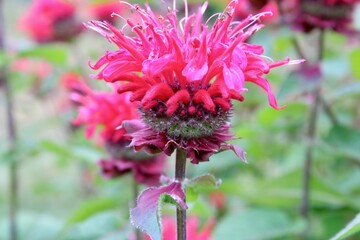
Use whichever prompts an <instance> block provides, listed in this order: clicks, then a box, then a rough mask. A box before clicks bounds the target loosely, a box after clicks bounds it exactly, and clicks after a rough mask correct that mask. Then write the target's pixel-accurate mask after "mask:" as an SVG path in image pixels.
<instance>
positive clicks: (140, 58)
mask: <svg viewBox="0 0 360 240" xmlns="http://www.w3.org/2000/svg"><path fill="white" fill-rule="evenodd" d="M238 4H239V3H238V1H232V2H230V3H229V5H228V6H227V8H226V9H225V10H224V12H223V13H218V14H215V15H213V16H212V17H210V18H209V19H208V20H206V21H204V20H203V17H204V13H205V10H206V8H207V5H208V4H207V3H206V2H205V3H204V4H203V5H202V6H200V7H199V9H198V10H197V12H195V13H193V14H192V15H189V16H188V14H187V11H185V16H184V17H183V18H182V19H180V20H179V19H178V17H177V10H176V9H171V8H170V7H169V8H168V13H167V14H166V15H165V16H157V15H156V14H155V13H154V12H153V11H152V10H151V8H150V7H149V6H148V5H145V9H142V8H141V7H140V6H139V5H130V4H128V5H129V6H130V7H131V8H132V9H131V10H132V11H134V14H136V15H137V16H136V17H137V20H136V21H132V20H131V19H127V20H126V25H125V26H124V27H123V28H122V29H121V30H119V29H117V28H115V27H114V26H112V25H111V24H109V23H107V22H99V21H91V22H89V23H87V24H86V26H87V27H88V28H90V29H93V30H95V31H97V32H99V33H100V34H102V35H103V36H105V37H106V38H107V39H108V40H109V41H110V42H111V43H114V44H116V46H117V47H118V50H116V51H109V52H106V53H105V55H104V56H102V57H101V58H100V59H99V60H98V61H97V62H96V63H95V64H94V65H90V66H91V67H92V68H93V69H95V70H99V72H98V73H97V74H96V75H95V78H98V79H103V80H105V81H107V82H112V83H114V82H120V83H121V84H120V85H119V87H118V89H117V90H118V92H119V93H123V92H131V98H130V100H131V101H136V102H138V103H139V110H140V112H141V113H142V115H141V119H142V121H143V123H142V124H143V126H142V127H136V125H138V126H140V125H141V124H140V125H139V124H137V123H136V124H133V125H134V126H135V127H134V129H135V130H136V131H130V132H131V134H130V135H131V137H132V142H131V145H132V146H134V147H135V148H136V149H141V148H146V149H147V150H149V151H151V152H153V151H164V152H165V153H167V154H171V153H172V151H173V150H174V149H175V148H181V149H184V150H186V151H187V157H188V158H191V159H192V162H193V163H198V162H200V161H206V160H207V159H208V158H209V156H211V155H212V154H214V153H215V152H217V151H219V150H221V149H222V148H224V147H225V148H230V149H233V150H234V148H233V147H230V146H229V145H228V144H226V141H227V140H230V139H233V137H232V136H231V135H230V134H229V131H228V129H229V126H228V118H229V116H230V114H231V107H232V104H231V101H232V100H238V101H243V100H244V97H243V93H244V92H246V91H247V89H246V88H245V83H246V82H252V83H254V84H256V85H258V86H260V87H261V88H262V89H264V90H265V91H266V93H267V96H268V101H269V104H270V105H271V106H272V107H274V108H276V109H280V108H282V107H280V106H279V105H278V104H277V102H276V98H275V96H274V94H273V92H272V90H271V87H270V84H269V82H268V81H267V79H266V78H265V75H266V74H268V73H269V72H270V71H271V69H273V68H275V67H278V66H282V65H288V64H294V63H299V62H301V61H290V60H289V59H285V60H282V61H278V62H274V61H272V60H271V59H270V58H268V57H266V56H264V55H263V53H264V49H263V47H262V46H261V45H256V44H250V43H247V40H248V39H249V37H250V36H252V35H253V34H254V33H256V32H257V31H258V30H260V29H261V28H262V27H263V25H261V24H258V23H257V22H258V20H259V19H260V18H262V17H264V16H267V15H270V14H271V13H270V12H265V13H260V14H257V15H254V16H249V17H247V18H245V19H244V20H243V21H233V16H234V12H235V8H236V6H237V5H238ZM139 19H140V20H139ZM210 22H214V23H213V24H212V25H210V24H209V23H210ZM127 27H128V29H130V30H131V31H132V34H125V30H127ZM130 125H131V124H128V128H132V127H133V126H130Z"/></svg>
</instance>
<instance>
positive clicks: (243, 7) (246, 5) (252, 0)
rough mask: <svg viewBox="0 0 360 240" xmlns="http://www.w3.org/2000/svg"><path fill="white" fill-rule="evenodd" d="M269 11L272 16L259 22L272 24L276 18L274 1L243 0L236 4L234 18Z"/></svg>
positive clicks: (276, 7) (277, 11)
mask: <svg viewBox="0 0 360 240" xmlns="http://www.w3.org/2000/svg"><path fill="white" fill-rule="evenodd" d="M266 11H271V12H272V15H269V16H264V17H263V18H262V19H261V20H262V21H264V22H272V21H275V20H276V19H277V18H278V15H279V10H278V4H277V3H276V1H275V0H244V1H242V2H241V4H238V6H237V7H236V11H235V16H236V18H240V19H243V18H246V17H247V16H248V15H249V14H256V13H259V12H266Z"/></svg>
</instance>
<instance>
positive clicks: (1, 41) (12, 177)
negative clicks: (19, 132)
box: [0, 0, 18, 240]
mask: <svg viewBox="0 0 360 240" xmlns="http://www.w3.org/2000/svg"><path fill="white" fill-rule="evenodd" d="M0 51H3V52H5V17H4V0H0ZM0 84H1V85H2V86H3V89H4V92H5V101H6V118H7V119H6V121H7V135H8V142H9V148H10V150H11V151H12V152H13V153H15V152H16V151H15V148H16V124H15V119H14V114H13V110H14V107H13V97H12V92H11V87H10V84H9V82H8V79H7V71H6V68H5V67H4V66H2V67H1V68H0ZM17 168H18V167H17V162H16V159H12V161H11V162H10V165H9V226H10V228H9V237H10V239H11V240H17V237H18V236H17V219H16V215H17V209H18V175H17Z"/></svg>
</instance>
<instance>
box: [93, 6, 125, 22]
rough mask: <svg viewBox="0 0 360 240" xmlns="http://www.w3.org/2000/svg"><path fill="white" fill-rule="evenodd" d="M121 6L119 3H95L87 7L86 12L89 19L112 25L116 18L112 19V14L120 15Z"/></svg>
mask: <svg viewBox="0 0 360 240" xmlns="http://www.w3.org/2000/svg"><path fill="white" fill-rule="evenodd" d="M123 6H124V5H122V4H121V3H120V2H119V1H106V2H95V3H93V4H90V5H89V6H88V11H89V15H90V17H92V18H95V19H97V20H105V21H107V22H109V23H111V24H113V23H114V22H115V20H116V17H112V16H111V15H112V13H116V14H120V13H121V11H122V10H123Z"/></svg>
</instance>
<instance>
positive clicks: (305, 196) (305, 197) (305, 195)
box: [300, 29, 325, 218]
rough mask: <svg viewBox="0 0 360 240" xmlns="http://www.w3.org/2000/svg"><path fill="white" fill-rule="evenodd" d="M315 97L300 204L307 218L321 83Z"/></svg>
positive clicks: (321, 48)
mask: <svg viewBox="0 0 360 240" xmlns="http://www.w3.org/2000/svg"><path fill="white" fill-rule="evenodd" d="M324 35H325V34H324V30H323V29H321V31H320V36H319V46H318V61H319V62H320V61H321V60H322V59H323V55H324V48H325V47H324V40H325V36H324ZM312 96H313V97H314V100H315V101H314V103H313V105H312V108H311V112H310V117H309V125H308V130H307V134H306V139H307V145H306V151H305V162H304V170H303V189H302V198H301V205H300V214H301V216H303V217H305V218H307V217H308V215H309V208H310V203H309V202H310V177H311V169H312V162H313V150H314V142H315V136H316V120H317V116H318V106H319V105H320V103H321V86H320V85H319V86H318V87H317V88H316V89H315V90H314V91H313V93H312Z"/></svg>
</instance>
